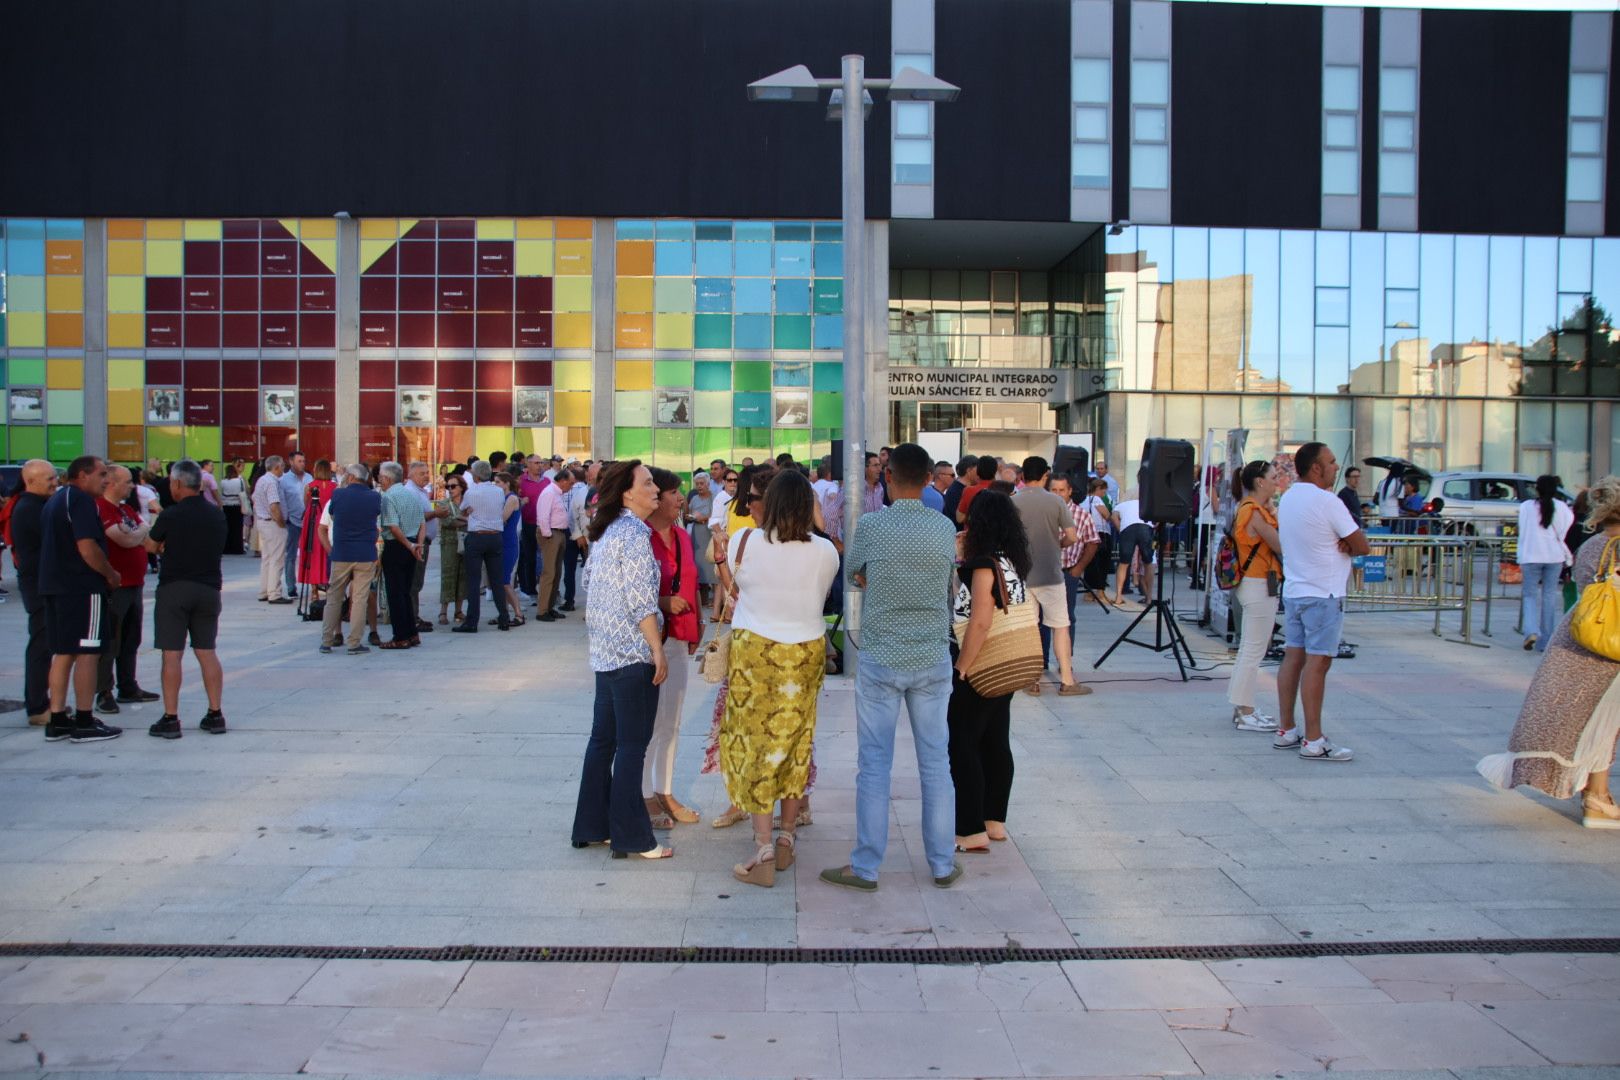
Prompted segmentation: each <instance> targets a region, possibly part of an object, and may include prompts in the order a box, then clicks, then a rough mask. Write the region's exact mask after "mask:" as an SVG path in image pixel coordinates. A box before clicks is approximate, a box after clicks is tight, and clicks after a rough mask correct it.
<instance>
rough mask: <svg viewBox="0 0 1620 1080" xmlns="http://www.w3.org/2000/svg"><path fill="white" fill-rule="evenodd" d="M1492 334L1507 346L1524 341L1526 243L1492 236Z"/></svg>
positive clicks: (1516, 237)
mask: <svg viewBox="0 0 1620 1080" xmlns="http://www.w3.org/2000/svg"><path fill="white" fill-rule="evenodd" d="M1490 266H1491V295H1490V305H1491V306H1490V335H1489V338H1488V340H1490V341H1493V342H1501V343H1502V344H1504V345H1509V344H1516V343H1518V342H1519V341H1521V340H1523V338H1522V337H1521V334H1522V333H1523V330H1524V322H1523V319H1522V318H1521V316H1522V314H1523V312H1522V304H1523V302H1524V300H1523V293H1524V240H1523V238H1522V237H1518V236H1493V237H1491V264H1490Z"/></svg>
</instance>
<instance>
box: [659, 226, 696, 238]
mask: <svg viewBox="0 0 1620 1080" xmlns="http://www.w3.org/2000/svg"><path fill="white" fill-rule="evenodd" d="M657 225H658V239H660V240H690V239H692V229H693V223H692V222H690V221H660V222H658V223H657Z"/></svg>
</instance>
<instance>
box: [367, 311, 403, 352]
mask: <svg viewBox="0 0 1620 1080" xmlns="http://www.w3.org/2000/svg"><path fill="white" fill-rule="evenodd" d="M397 320H398V316H395V315H384V314H382V313H380V312H376V311H368V312H366V313H365V314H364V315H361V316H360V345H361V347H363V348H368V349H391V348H393V347H394V329H395V324H396V322H397Z"/></svg>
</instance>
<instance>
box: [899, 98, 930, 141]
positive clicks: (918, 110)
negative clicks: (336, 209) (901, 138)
mask: <svg viewBox="0 0 1620 1080" xmlns="http://www.w3.org/2000/svg"><path fill="white" fill-rule="evenodd" d="M894 133H895V134H896V135H927V134H928V103H927V102H926V101H902V102H898V103H897V104H896V105H895V107H894Z"/></svg>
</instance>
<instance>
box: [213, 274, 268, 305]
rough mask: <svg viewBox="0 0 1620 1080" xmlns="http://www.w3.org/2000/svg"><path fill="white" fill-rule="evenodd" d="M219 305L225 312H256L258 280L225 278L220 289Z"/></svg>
mask: <svg viewBox="0 0 1620 1080" xmlns="http://www.w3.org/2000/svg"><path fill="white" fill-rule="evenodd" d="M220 304H221V307H222V309H223V310H225V311H258V310H259V279H258V278H256V277H232V278H226V279H225V280H224V282H223V283H222V284H221V287H220Z"/></svg>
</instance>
